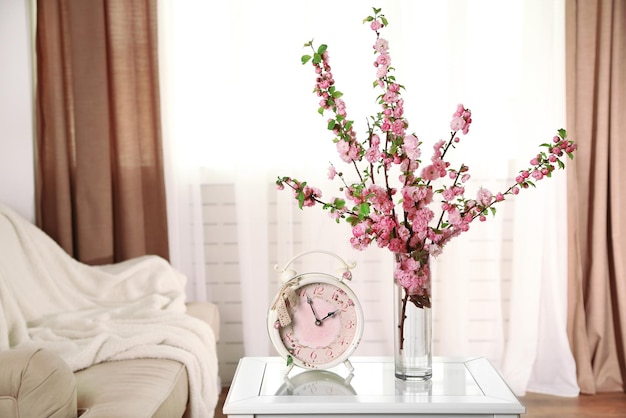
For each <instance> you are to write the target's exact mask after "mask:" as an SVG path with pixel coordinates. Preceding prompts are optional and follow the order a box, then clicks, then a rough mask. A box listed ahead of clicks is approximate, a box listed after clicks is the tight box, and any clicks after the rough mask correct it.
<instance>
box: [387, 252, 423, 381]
mask: <svg viewBox="0 0 626 418" xmlns="http://www.w3.org/2000/svg"><path fill="white" fill-rule="evenodd" d="M410 257H411V255H410V254H395V268H394V295H393V298H394V300H393V305H394V361H395V376H396V378H398V379H403V380H428V379H430V378H431V377H432V299H431V286H430V285H431V283H430V277H431V275H430V258H429V257H428V256H426V257H425V258H424V260H423V261H422V262H418V263H414V262H411V263H407V262H406V260H407V259H410ZM403 260H404V262H403ZM415 264H418V267H415ZM401 265H402V267H400V266H401ZM407 268H414V270H415V271H413V272H411V271H407ZM399 269H400V270H399ZM407 277H409V278H412V281H409V280H410V279H409V278H407ZM407 283H411V285H410V286H409V285H408V284H407Z"/></svg>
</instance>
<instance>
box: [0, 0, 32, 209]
mask: <svg viewBox="0 0 626 418" xmlns="http://www.w3.org/2000/svg"><path fill="white" fill-rule="evenodd" d="M29 4H30V0H0V203H3V204H5V205H7V206H10V207H11V208H13V209H14V210H16V211H17V212H18V213H20V214H21V215H22V216H24V217H25V218H26V219H29V220H31V221H32V220H34V218H35V183H34V171H33V170H34V165H33V149H34V147H33V140H34V119H33V85H32V79H33V77H32V65H33V60H32V57H31V50H32V47H31V42H32V35H31V25H30V9H29V7H30V6H29Z"/></svg>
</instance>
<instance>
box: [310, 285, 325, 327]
mask: <svg viewBox="0 0 626 418" xmlns="http://www.w3.org/2000/svg"><path fill="white" fill-rule="evenodd" d="M306 303H308V304H309V306H310V307H311V311H313V317H314V318H315V325H317V326H318V327H319V326H320V325H322V321H320V320H319V319H318V318H317V314H316V313H315V309H313V301H312V300H311V298H310V297H309V294H308V293H307V294H306Z"/></svg>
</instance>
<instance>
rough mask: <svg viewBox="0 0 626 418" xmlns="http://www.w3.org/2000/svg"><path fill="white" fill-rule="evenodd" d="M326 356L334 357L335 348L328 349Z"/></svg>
mask: <svg viewBox="0 0 626 418" xmlns="http://www.w3.org/2000/svg"><path fill="white" fill-rule="evenodd" d="M326 357H334V356H333V350H331V349H328V350H326Z"/></svg>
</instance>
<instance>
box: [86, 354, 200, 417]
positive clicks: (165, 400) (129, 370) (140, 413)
mask: <svg viewBox="0 0 626 418" xmlns="http://www.w3.org/2000/svg"><path fill="white" fill-rule="evenodd" d="M76 382H77V387H78V409H79V412H80V413H81V415H80V416H81V418H110V417H116V418H122V417H129V418H130V417H133V418H139V417H146V418H148V417H155V418H171V417H182V416H183V413H184V412H185V409H186V407H187V397H188V384H187V371H186V369H185V366H183V365H182V364H181V363H179V362H177V361H173V360H165V359H133V360H123V361H113V362H107V363H100V364H96V365H94V366H91V367H89V368H88V369H85V370H81V371H78V372H76Z"/></svg>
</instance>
